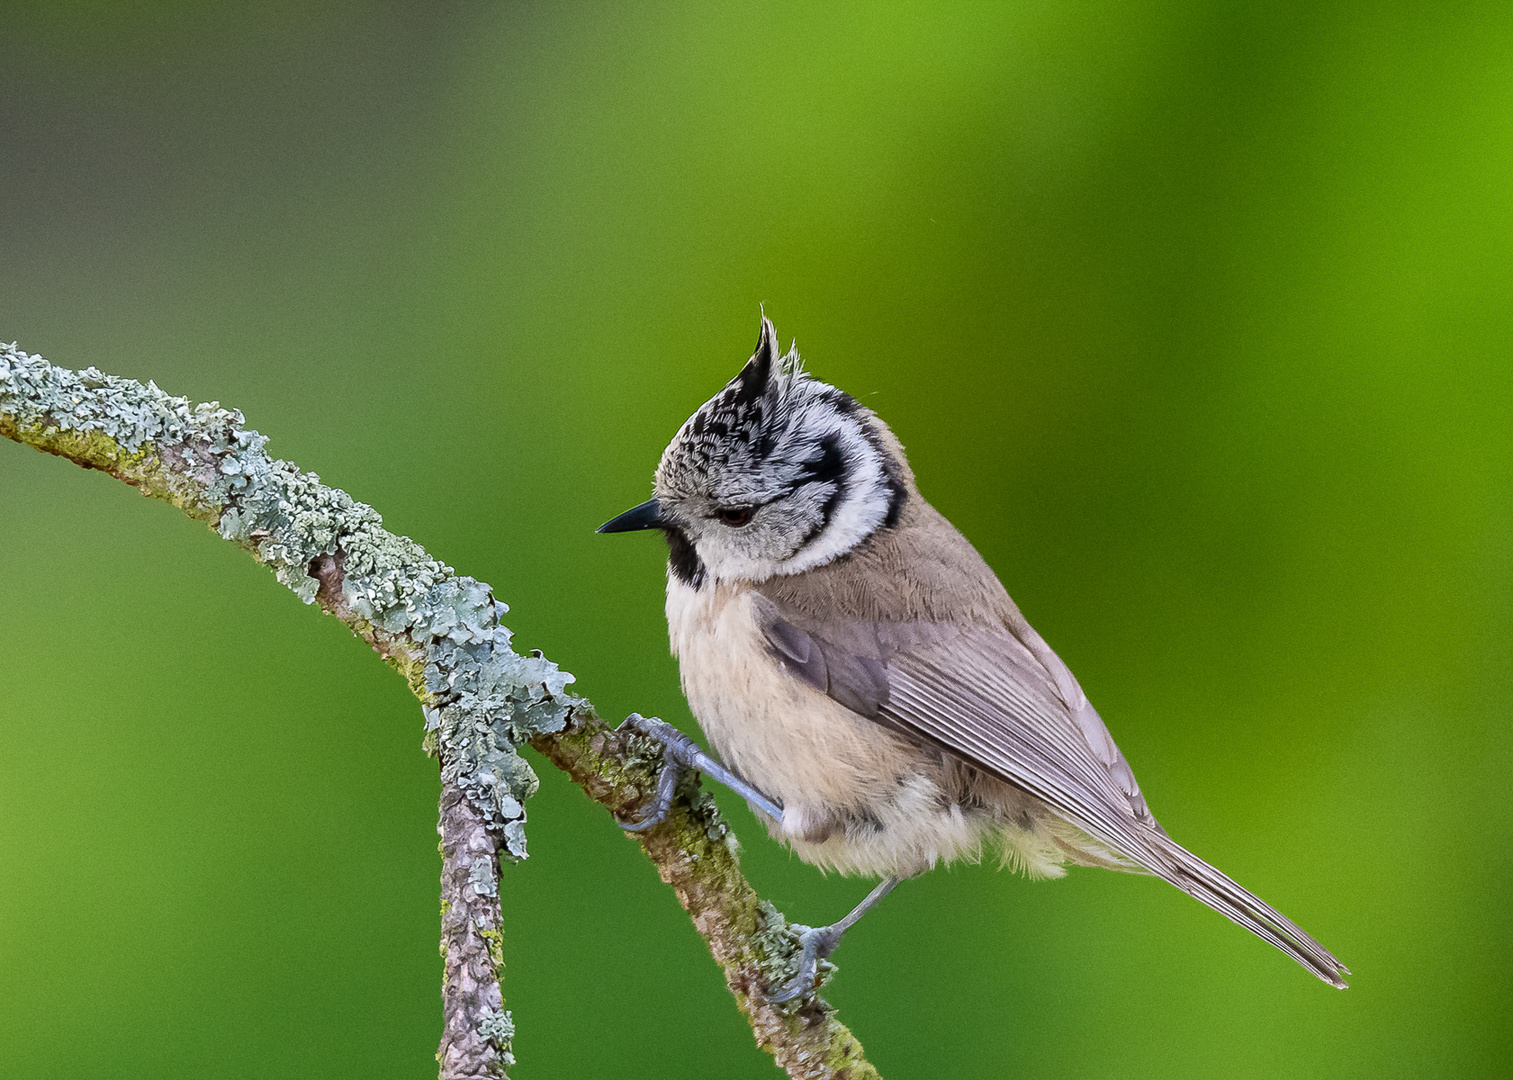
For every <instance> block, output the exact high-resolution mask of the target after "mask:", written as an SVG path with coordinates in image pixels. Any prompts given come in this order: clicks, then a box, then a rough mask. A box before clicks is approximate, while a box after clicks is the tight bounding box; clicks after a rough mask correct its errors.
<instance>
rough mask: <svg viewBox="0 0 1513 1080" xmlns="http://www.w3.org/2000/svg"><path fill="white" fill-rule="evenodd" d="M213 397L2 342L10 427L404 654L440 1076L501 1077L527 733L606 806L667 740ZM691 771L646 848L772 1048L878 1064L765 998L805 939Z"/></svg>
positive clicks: (629, 796) (635, 797) (1, 404)
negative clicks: (592, 700) (508, 924)
mask: <svg viewBox="0 0 1513 1080" xmlns="http://www.w3.org/2000/svg"><path fill="white" fill-rule="evenodd" d="M243 425H244V420H243V418H242V415H241V413H239V412H237V411H235V410H227V409H223V408H221V407H220V405H219V404H218V403H216V402H211V403H209V404H202V405H194V406H191V405H190V403H189V402H188V401H186V400H185V399H184V398H178V397H172V396H170V395H168V394H166V393H164V392H163V391H161V390H159V389H158V388H157V386H155V385H154V384H152V383H151V382H149V383H147V384H146V385H145V386H144V385H142V384H141V383H138V382H135V381H132V380H130V379H122V378H118V377H116V376H111V375H104V374H102V373H101V372H99V371H96V370H95V369H94V368H89V369H87V370H85V371H80V372H75V371H70V370H68V369H66V368H59V367H54V366H53V365H51V364H49V363H48V362H47V361H46V360H43V359H42V358H41V357H39V356H30V355H28V354H26V353H24V352H20V351H18V350H17V349H16V347H15V345H14V344H12V345H10V346H0V435H4V436H6V437H8V438H10V439H14V440H15V441H17V442H20V443H23V444H25V445H28V446H32V447H35V448H36V449H39V450H43V451H46V452H48V453H51V454H57V455H59V456H60V457H66V458H68V459H70V460H71V461H74V462H76V463H78V464H80V465H82V466H84V467H85V468H90V469H98V470H99V471H101V472H104V473H108V474H109V475H111V476H114V477H116V478H118V479H120V480H123V481H125V482H126V483H128V484H131V485H133V486H135V487H137V488H139V489H140V490H141V491H142V492H143V493H144V494H147V495H151V496H153V497H155V498H160V499H165V500H167V501H168V502H171V503H173V504H174V505H175V506H177V507H179V508H180V509H181V510H183V511H184V512H185V513H187V514H188V515H189V516H190V517H193V518H195V519H197V520H200V521H204V522H206V523H207V524H209V525H210V527H211V528H212V529H214V530H215V532H216V533H217V534H219V535H220V536H221V537H223V538H224V539H227V540H230V541H232V542H233V543H235V544H238V545H239V546H241V547H242V548H244V549H246V550H247V551H248V552H249V553H251V555H252V556H253V558H255V559H257V560H258V561H259V562H261V563H263V564H264V565H266V566H268V567H269V568H270V569H271V570H272V571H273V572H274V574H275V576H276V577H277V578H278V580H279V581H281V582H283V583H284V584H285V585H287V586H288V587H289V588H290V589H291V590H292V591H293V592H294V593H295V594H296V595H297V596H299V598H300V599H301V600H303V601H304V602H305V603H307V604H318V605H319V606H320V607H321V608H322V609H324V610H325V611H327V612H329V613H330V614H332V615H335V616H336V617H337V618H339V619H341V620H342V621H343V622H344V623H346V624H347V626H349V627H350V628H351V629H352V631H353V632H354V633H356V634H357V635H358V636H360V637H362V638H363V639H364V640H366V641H367V642H368V643H369V644H371V645H372V646H373V648H374V650H375V651H376V652H378V653H379V655H381V656H382V657H383V658H384V659H385V660H386V661H387V662H388V663H390V664H391V665H392V666H393V667H395V668H396V669H397V670H398V671H399V672H400V673H401V674H402V675H403V676H404V677H405V680H406V682H407V683H408V684H409V687H410V689H411V691H412V692H413V693H414V694H415V696H416V697H417V698H419V699H420V701H421V703H422V705H423V706H424V710H423V711H424V716H425V731H426V737H425V745H426V748H427V750H428V751H430V752H433V753H435V754H437V755H438V756H439V757H440V760H441V815H440V825H439V832H440V833H441V838H442V839H441V848H442V896H441V903H442V942H441V946H442V954H443V957H444V972H445V974H444V978H443V984H442V996H443V1012H444V1028H443V1035H442V1040H441V1047H440V1050H439V1052H438V1053H437V1060H438V1062H439V1063H440V1066H441V1076H442V1078H443V1080H452V1078H464V1077H466V1078H474V1077H488V1076H503V1075H504V1071H505V1068H506V1067H507V1066H508V1065H509V1064H511V1063H512V1062H513V1060H514V1059H513V1057H512V1056H511V1054H510V1036H511V1035H512V1033H513V1023H512V1020H511V1017H510V1014H509V1013H508V1012H506V1011H505V1010H504V1008H503V997H502V993H501V990H500V983H499V980H500V977H501V974H502V971H501V969H502V961H501V959H500V948H499V944H500V934H501V933H502V922H501V919H500V912H499V899H498V872H499V863H500V859H501V858H503V859H505V860H515V859H521V858H524V857H525V854H526V846H525V810H524V803H525V801H526V799H528V798H529V797H530V795H531V794H532V793H534V791H535V789H536V785H537V780H536V776H535V774H534V773H533V772H532V771H531V768H530V766H529V765H527V764H526V762H525V761H524V759H523V758H521V757H520V755H519V753H518V752H517V751H518V749H519V748H520V747H522V746H524V745H525V744H526V743H527V742H530V743H532V744H533V745H534V746H535V747H536V748H537V749H538V750H540V751H541V752H542V753H544V754H545V755H546V756H547V757H548V758H549V759H550V760H552V761H553V762H554V763H555V764H556V765H558V766H559V767H560V768H562V769H564V770H565V771H566V772H568V773H569V774H570V775H571V776H572V777H573V779H574V780H575V781H577V782H578V784H579V785H580V786H581V787H583V789H584V790H585V791H587V792H588V794H589V795H590V796H591V797H593V798H594V799H596V800H598V801H599V802H601V803H603V804H604V805H605V806H607V807H609V808H610V810H612V811H614V812H616V813H625V812H628V811H629V810H631V809H632V808H633V807H635V806H637V805H639V803H640V802H641V801H642V799H643V798H644V797H645V795H646V794H648V793H649V792H650V790H651V789H652V787H653V785H654V783H655V770H656V765H657V763H658V762H659V761H660V754H659V753H657V751H656V749H655V748H654V747H652V746H651V744H650V743H648V742H647V741H646V740H645V739H643V738H641V737H640V736H632V735H622V734H620V733H618V732H614V731H611V730H610V729H609V728H608V727H607V726H606V725H605V724H604V723H603V722H602V721H600V720H599V719H598V718H597V717H596V716H595V715H594V713H593V710H592V708H591V706H589V704H588V703H587V702H586V701H583V700H582V699H581V698H577V697H574V696H573V695H571V694H569V693H567V691H566V686H567V685H568V684H569V683H570V682H572V681H573V677H572V676H571V675H569V674H567V673H566V672H563V671H561V670H559V669H558V668H557V666H556V665H555V664H553V663H551V662H550V661H548V660H546V659H545V658H544V657H542V656H541V655H540V653H532V654H530V655H528V656H522V655H520V654H518V653H516V652H515V651H514V650H513V649H512V648H511V645H510V631H509V630H508V629H507V628H505V627H504V626H503V625H501V623H500V622H499V619H500V616H501V615H503V614H504V613H505V612H506V611H507V610H508V608H507V607H506V606H505V605H504V604H502V603H500V602H498V601H497V600H496V599H495V598H494V595H493V592H492V590H491V589H490V588H489V586H488V585H486V584H483V583H482V582H479V581H476V580H474V579H473V578H470V577H464V576H461V575H459V574H457V573H456V572H455V571H454V570H453V569H452V568H451V567H449V566H446V565H444V564H442V563H440V562H438V561H436V560H435V559H433V558H431V557H430V556H429V555H428V554H427V553H426V552H425V550H424V549H423V548H421V547H420V545H418V544H416V543H415V542H414V541H412V540H410V539H408V538H407V537H403V536H396V535H394V534H393V533H390V532H387V531H386V530H385V529H384V528H383V521H382V518H380V517H379V515H378V514H377V513H376V512H375V511H374V510H373V509H372V508H371V507H369V506H366V505H364V504H363V503H359V502H357V501H355V500H353V499H352V498H351V497H350V496H348V495H347V494H346V493H345V492H343V491H340V490H337V489H336V488H331V487H327V486H326V485H324V484H322V483H321V482H320V478H319V477H317V476H316V475H315V474H313V473H306V472H301V471H300V470H299V469H298V468H297V467H295V466H294V465H292V464H290V463H289V462H286V461H277V460H274V459H272V458H270V457H268V455H267V454H266V453H265V452H264V446H265V444H266V442H267V439H266V438H265V437H264V436H262V435H260V434H258V433H257V432H256V431H253V430H251V429H248V428H245V427H244V426H243ZM694 783H695V782H694V781H690V782H689V785H690V786H687V787H686V789H685V792H684V795H685V796H687V797H685V798H683V799H680V800H679V803H678V804H677V806H676V807H675V812H674V814H673V815H671V817H670V818H669V820H668V821H667V822H666V823H665V824H663V825H661V826H659V827H658V828H656V829H653V830H651V831H649V832H648V833H645V834H642V836H641V838H640V839H641V843H642V844H643V846H644V847H645V849H646V852H647V854H648V855H649V856H650V857H651V859H652V861H653V862H654V863H655V864H656V865H657V868H658V871H659V872H660V874H661V876H662V878H663V880H664V881H666V882H667V883H668V884H670V885H671V886H672V887H673V889H674V891H675V892H676V893H677V895H678V898H679V900H680V901H681V902H682V904H683V906H684V907H685V908H686V909H687V910H688V912H689V914H690V915H691V916H692V917H693V920H694V925H695V926H696V927H697V928H698V930H699V933H700V934H702V935H703V936H704V938H705V940H707V941H708V942H709V946H710V950H711V952H713V954H714V956H715V959H716V960H718V961H719V963H720V964H721V966H722V967H723V968H724V970H725V976H726V981H727V983H728V984H729V985H730V988H731V991H732V993H734V994H735V997H736V1001H737V1003H738V1004H739V1005H740V1007H741V1009H742V1011H744V1012H745V1013H746V1014H747V1016H748V1017H749V1018H750V1020H751V1024H752V1028H753V1030H754V1031H755V1033H756V1037H757V1041H758V1043H759V1044H760V1045H762V1046H763V1047H765V1048H766V1049H768V1050H769V1051H771V1052H772V1053H773V1055H774V1056H775V1057H776V1058H777V1060H778V1063H779V1064H780V1065H781V1066H782V1067H783V1068H784V1069H786V1070H787V1071H788V1073H789V1074H790V1075H791V1076H793V1077H798V1078H804V1080H831V1078H834V1080H865V1078H868V1077H875V1076H876V1075H877V1073H876V1071H875V1070H874V1069H873V1068H872V1067H871V1066H870V1065H869V1064H867V1062H866V1061H865V1060H864V1059H863V1058H862V1055H861V1047H860V1046H859V1045H858V1044H857V1043H856V1041H855V1039H853V1038H852V1036H851V1033H850V1032H849V1031H847V1030H846V1028H845V1027H844V1026H843V1025H841V1024H840V1023H839V1021H837V1020H836V1019H835V1016H834V1012H833V1010H832V1009H831V1008H830V1007H829V1006H828V1005H826V1004H825V1003H824V1002H823V1001H820V1000H819V999H818V998H815V999H812V1000H810V1001H809V1002H808V1003H807V1004H804V1005H802V1006H801V1007H794V1006H788V1007H786V1008H779V1007H776V1006H773V1005H770V1004H768V1003H767V1001H766V998H765V994H764V990H765V988H766V987H767V986H768V985H769V984H772V983H776V982H779V981H781V980H782V979H783V978H784V977H786V974H787V970H786V969H787V967H788V965H789V964H790V962H791V960H792V956H793V953H794V951H795V948H796V939H795V937H794V935H793V934H792V933H791V932H790V931H789V930H788V926H787V923H786V922H785V921H784V919H783V917H782V916H781V915H780V914H778V912H777V911H776V910H775V909H774V908H773V907H772V906H771V905H770V904H767V903H766V902H764V901H762V900H760V899H759V898H758V897H757V895H756V893H755V892H754V891H753V890H752V888H751V886H750V885H749V884H748V883H747V882H746V880H745V878H744V877H742V876H741V873H740V869H739V867H738V865H737V862H736V857H735V841H734V837H733V836H731V835H730V833H729V830H728V828H727V827H726V825H725V823H724V822H723V821H722V820H721V819H720V817H719V813H718V811H717V810H715V808H714V804H713V803H712V802H711V801H710V800H709V799H708V798H707V797H706V796H699V795H698V793H697V790H696V787H694V786H692V785H693V784H694Z"/></svg>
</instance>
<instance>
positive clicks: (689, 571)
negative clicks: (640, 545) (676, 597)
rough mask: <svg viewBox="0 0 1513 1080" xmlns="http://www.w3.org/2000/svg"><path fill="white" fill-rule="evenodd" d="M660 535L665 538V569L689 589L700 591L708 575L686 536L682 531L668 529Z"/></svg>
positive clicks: (702, 561)
mask: <svg viewBox="0 0 1513 1080" xmlns="http://www.w3.org/2000/svg"><path fill="white" fill-rule="evenodd" d="M662 535H664V536H666V537H667V568H668V569H669V570H671V571H672V576H673V577H675V578H677V579H678V580H679V581H681V582H682V583H683V584H684V585H687V586H688V587H689V588H691V589H694V590H698V589H702V588H703V587H704V582H705V580H706V579H708V577H709V573H708V571H706V570H705V569H704V560H703V559H701V558H699V553H698V552H697V551H696V550H695V549H694V546H693V542H692V541H691V540H689V539H688V534H687V533H685V532H684V531H683V530H682V529H678V528H670V529H665V530H664V531H663V534H662Z"/></svg>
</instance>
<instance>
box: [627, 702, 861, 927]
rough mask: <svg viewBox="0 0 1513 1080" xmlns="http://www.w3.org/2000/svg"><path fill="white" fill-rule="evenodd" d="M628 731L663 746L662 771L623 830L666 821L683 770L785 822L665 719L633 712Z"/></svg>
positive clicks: (780, 812)
mask: <svg viewBox="0 0 1513 1080" xmlns="http://www.w3.org/2000/svg"><path fill="white" fill-rule="evenodd" d="M627 729H629V730H631V731H639V732H640V733H641V734H642V735H646V736H648V737H650V738H653V739H656V740H657V742H659V743H661V744H662V771H661V772H660V773H658V774H657V793H656V795H654V796H653V797H652V800H651V802H650V803H649V804H648V805H647V807H646V808H645V810H643V811H642V813H641V816H640V818H639V819H637V820H636V821H632V822H629V823H627V822H624V821H621V822H620V828H622V829H624V830H625V831H626V832H643V831H645V830H646V829H649V828H651V827H652V826H653V825H660V824H661V823H662V822H663V821H664V820H666V818H667V812H668V811H669V810H671V809H672V796H673V791H674V790H676V788H677V786H678V773H679V771H680V770H682V769H698V770H699V771H700V772H701V773H703V774H704V775H706V776H708V777H710V778H711V779H713V780H718V781H719V782H720V783H722V784H724V785H725V786H726V787H728V788H729V789H730V790H731V791H734V792H735V793H736V794H737V795H739V796H741V797H742V798H743V799H745V800H746V801H747V802H749V803H750V804H751V805H752V806H755V807H756V808H757V809H758V810H760V811H762V813H764V814H767V815H769V816H770V817H772V818H775V819H776V820H778V821H781V820H783V808H782V807H781V806H779V805H778V804H777V803H775V802H773V801H772V800H771V799H769V798H768V797H767V796H765V795H763V794H762V793H761V792H760V791H758V790H757V789H756V788H754V787H752V786H751V785H750V784H748V783H747V782H746V781H744V780H742V779H741V778H740V777H739V776H737V775H736V774H735V773H733V772H731V771H730V770H729V769H727V768H725V766H723V765H721V764H720V763H719V762H718V761H716V760H715V759H714V758H712V757H710V756H709V755H708V754H706V753H704V751H703V750H700V749H699V746H698V744H697V743H695V742H694V741H693V740H692V739H690V738H689V737H688V736H687V735H684V734H683V733H682V732H681V731H679V730H678V729H677V728H675V727H673V726H672V725H671V724H669V723H667V722H666V721H665V720H658V719H657V718H656V717H654V716H652V717H647V716H641V715H639V714H638V713H631V714H630V715H629V716H628V717H626V718H625V723H623V724H621V725H620V726H619V728H617V729H616V730H618V731H625V730H627ZM847 925H850V924H849V923H848V924H847Z"/></svg>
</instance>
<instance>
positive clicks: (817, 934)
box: [767, 875, 903, 1005]
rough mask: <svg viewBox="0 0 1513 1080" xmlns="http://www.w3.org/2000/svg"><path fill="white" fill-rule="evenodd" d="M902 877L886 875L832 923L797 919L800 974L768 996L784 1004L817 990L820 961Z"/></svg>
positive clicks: (779, 1003)
mask: <svg viewBox="0 0 1513 1080" xmlns="http://www.w3.org/2000/svg"><path fill="white" fill-rule="evenodd" d="M902 880H903V878H901V877H898V876H897V875H894V876H893V877H890V878H886V879H884V880H883V881H882V882H880V883H879V884H878V886H877V888H875V889H873V890H872V891H871V892H869V893H868V894H867V898H866V899H865V900H863V901H862V902H861V903H860V904H857V905H856V907H854V908H852V909H851V914H849V915H847V916H846V917H845V918H844V919H842V920H840V921H839V922H833V923H831V924H830V925H829V926H815V927H809V926H801V925H799V924H798V923H794V924H793V928H794V929H795V930H797V931H799V944H800V946H802V948H803V951H802V952H801V953H799V970H798V974H797V975H795V976H794V977H793V978H791V979H789V980H788V981H787V982H786V983H784V984H783V985H782V987H780V988H779V990H778V992H777V993H775V994H768V995H767V1000H768V1001H770V1002H772V1003H773V1004H775V1005H781V1004H782V1003H783V1002H785V1001H792V1000H793V999H794V998H799V997H808V996H809V995H810V994H812V993H814V987H815V983H817V982H818V981H819V967H820V961H821V960H823V959H824V958H825V957H827V956H829V955H830V954H831V953H833V952H834V951H835V947H836V946H837V945H839V944H840V943H841V935H842V934H844V933H845V932H846V931H847V930H850V929H851V928H852V927H853V926H855V925H856V922H857V920H858V919H860V918H861V917H862V916H863V915H865V914H867V912H868V911H870V910H872V907H873V905H874V904H876V903H877V902H878V901H879V900H881V899H882V898H883V897H885V896H887V895H888V894H889V893H890V892H892V891H893V888H894V886H896V885H897V884H898V883H899V882H900V881H902Z"/></svg>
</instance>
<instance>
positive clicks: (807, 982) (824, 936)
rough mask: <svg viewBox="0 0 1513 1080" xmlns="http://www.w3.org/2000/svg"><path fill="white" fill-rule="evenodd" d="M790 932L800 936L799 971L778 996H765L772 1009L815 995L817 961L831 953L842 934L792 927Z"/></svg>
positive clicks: (822, 928)
mask: <svg viewBox="0 0 1513 1080" xmlns="http://www.w3.org/2000/svg"><path fill="white" fill-rule="evenodd" d="M793 929H795V930H797V931H798V932H799V946H800V950H799V969H798V972H797V973H796V974H795V975H794V976H793V978H791V979H789V980H788V981H787V982H785V983H784V984H783V985H782V986H781V987H779V988H778V991H777V993H775V994H768V995H767V1000H768V1001H770V1002H772V1003H773V1004H774V1005H781V1004H783V1003H784V1002H787V1001H794V1000H796V999H798V998H805V997H808V996H809V995H810V994H812V993H814V991H815V989H816V988H817V987H818V986H819V981H820V961H821V960H823V959H825V957H827V956H829V955H830V954H831V953H833V952H834V951H835V947H836V946H837V945H839V944H840V942H841V933H842V931H840V930H837V929H836V928H835V927H834V926H818V927H814V926H801V925H798V924H794V926H793Z"/></svg>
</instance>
